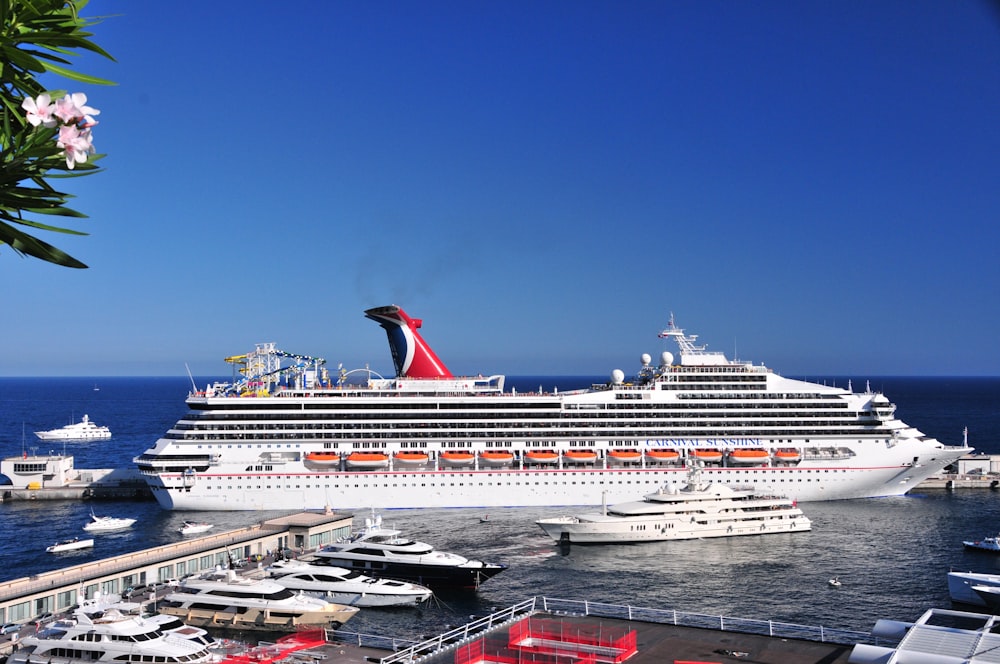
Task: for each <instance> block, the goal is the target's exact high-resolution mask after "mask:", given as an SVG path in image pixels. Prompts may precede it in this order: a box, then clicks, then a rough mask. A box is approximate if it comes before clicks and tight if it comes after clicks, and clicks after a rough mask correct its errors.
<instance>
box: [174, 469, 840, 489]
mask: <svg viewBox="0 0 1000 664" xmlns="http://www.w3.org/2000/svg"><path fill="white" fill-rule="evenodd" d="M828 472H847V471H828ZM769 479H770V481H772V482H776V483H781V484H785V483H788V484H796V483H801V482H812V481H813V478H811V477H807V478H805V479H803V478H801V477H799V478H784V477H778V478H774V479H771V478H769ZM816 481H817V482H818V481H820V480H819V478H816ZM824 481H826V480H824ZM577 484H592V485H597V486H606V485H609V484H615V482H583V481H580V482H577V481H572V482H542V481H536V482H527V481H524V482H479V483H473V482H468V483H466V482H422V483H420V484H419V485H417V484H410V483H405V484H400V483H397V482H391V483H390V482H386V483H384V484H375V483H371V484H367V483H365V484H357V483H355V484H316V485H311V484H305V485H302V484H276V485H271V484H247V485H246V486H243V485H242V484H237V485H235V486H234V485H232V484H227V485H222V484H217V485H213V484H206V485H205V490H207V491H232V490H233V489H236V490H237V491H242V490H247V491H258V490H265V489H340V488H344V489H368V488H371V489H400V488H402V489H416V488H421V489H423V488H435V487H464V486H469V487H511V486H513V487H518V486H526V487H527V486H549V485H556V486H575V485H577ZM617 484H632V482H617ZM635 484H656V482H641V483H640V482H635ZM170 488H173V489H183V488H184V487H179V486H177V487H170Z"/></svg>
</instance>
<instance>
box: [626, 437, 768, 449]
mask: <svg viewBox="0 0 1000 664" xmlns="http://www.w3.org/2000/svg"><path fill="white" fill-rule="evenodd" d="M760 440H761V439H760V438H650V439H648V440H647V441H646V443H645V445H646V447H760V445H761V442H760Z"/></svg>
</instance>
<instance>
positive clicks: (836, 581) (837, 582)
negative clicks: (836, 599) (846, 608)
mask: <svg viewBox="0 0 1000 664" xmlns="http://www.w3.org/2000/svg"><path fill="white" fill-rule="evenodd" d="M827 583H828V584H830V585H831V586H832V587H834V588H839V587H840V586H841V583H840V579H838V578H837V577H833V578H832V579H830V580H829V581H827Z"/></svg>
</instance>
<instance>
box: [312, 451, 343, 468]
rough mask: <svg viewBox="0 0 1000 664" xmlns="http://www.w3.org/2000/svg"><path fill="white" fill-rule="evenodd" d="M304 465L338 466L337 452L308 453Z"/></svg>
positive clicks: (338, 456) (338, 457)
mask: <svg viewBox="0 0 1000 664" xmlns="http://www.w3.org/2000/svg"><path fill="white" fill-rule="evenodd" d="M306 463H309V464H312V465H314V466H339V465H340V454H339V453H337V452H309V453H308V454H306Z"/></svg>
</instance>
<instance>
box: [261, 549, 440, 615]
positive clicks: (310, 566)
mask: <svg viewBox="0 0 1000 664" xmlns="http://www.w3.org/2000/svg"><path fill="white" fill-rule="evenodd" d="M324 562H326V559H324V558H317V559H315V560H313V562H312V563H306V562H303V561H302V560H301V559H296V560H281V561H278V562H276V563H274V565H272V566H271V567H268V568H267V572H268V574H269V576H270V578H271V579H273V580H274V581H275V583H277V584H279V585H282V586H284V587H285V588H289V589H291V590H299V591H302V592H304V593H307V594H309V595H314V596H316V597H322V598H323V599H325V600H328V601H330V602H337V603H338V604H349V605H350V606H356V607H359V608H370V607H385V606H415V605H417V604H420V603H422V602H425V601H427V600H428V599H430V597H431V595H432V594H433V591H431V589H430V588H426V587H424V586H421V585H417V584H415V583H410V582H408V581H397V580H396V579H379V578H375V577H373V576H368V575H366V574H362V573H361V572H358V571H355V570H349V569H344V568H342V567H337V566H335V565H326V564H322V563H324Z"/></svg>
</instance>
